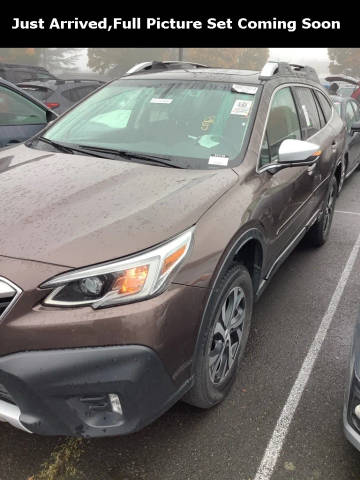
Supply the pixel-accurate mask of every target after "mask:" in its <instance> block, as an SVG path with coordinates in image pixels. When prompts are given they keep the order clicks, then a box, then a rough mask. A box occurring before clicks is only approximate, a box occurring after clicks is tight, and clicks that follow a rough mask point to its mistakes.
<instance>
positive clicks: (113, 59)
mask: <svg viewBox="0 0 360 480" xmlns="http://www.w3.org/2000/svg"><path fill="white" fill-rule="evenodd" d="M176 55H177V49H173V48H89V49H88V67H89V68H91V70H94V71H95V72H98V73H105V72H109V71H110V70H112V69H114V68H115V67H116V69H117V73H118V74H119V75H121V74H123V73H125V72H126V71H127V70H129V68H131V67H132V66H133V65H135V64H136V63H140V62H146V61H148V60H159V61H160V60H176V58H177V57H176Z"/></svg>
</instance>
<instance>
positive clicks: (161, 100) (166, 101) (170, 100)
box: [150, 98, 173, 103]
mask: <svg viewBox="0 0 360 480" xmlns="http://www.w3.org/2000/svg"><path fill="white" fill-rule="evenodd" d="M172 101H173V99H172V98H152V99H151V100H150V103H171V102H172Z"/></svg>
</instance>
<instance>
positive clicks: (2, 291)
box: [0, 277, 21, 318]
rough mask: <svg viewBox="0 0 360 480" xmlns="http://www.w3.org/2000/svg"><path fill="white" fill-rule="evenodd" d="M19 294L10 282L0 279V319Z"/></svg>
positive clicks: (18, 290)
mask: <svg viewBox="0 0 360 480" xmlns="http://www.w3.org/2000/svg"><path fill="white" fill-rule="evenodd" d="M20 293H21V290H20V288H19V287H17V286H16V285H15V284H13V283H12V282H10V280H7V279H6V278H2V277H0V318H3V316H4V315H5V314H6V313H7V312H8V311H9V310H10V308H11V306H12V305H13V304H14V303H15V301H16V300H17V298H18V296H19V295H20Z"/></svg>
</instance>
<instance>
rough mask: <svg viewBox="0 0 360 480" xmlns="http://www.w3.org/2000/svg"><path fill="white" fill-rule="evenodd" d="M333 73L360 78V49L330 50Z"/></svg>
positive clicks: (331, 70)
mask: <svg viewBox="0 0 360 480" xmlns="http://www.w3.org/2000/svg"><path fill="white" fill-rule="evenodd" d="M328 54H329V58H330V64H329V69H330V72H331V73H335V74H336V73H345V74H347V75H351V76H355V77H359V76H360V48H328Z"/></svg>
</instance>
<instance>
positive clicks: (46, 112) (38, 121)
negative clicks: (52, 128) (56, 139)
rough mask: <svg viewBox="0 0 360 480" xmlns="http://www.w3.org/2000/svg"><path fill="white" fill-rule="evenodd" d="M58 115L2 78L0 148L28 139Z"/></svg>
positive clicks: (0, 83)
mask: <svg viewBox="0 0 360 480" xmlns="http://www.w3.org/2000/svg"><path fill="white" fill-rule="evenodd" d="M56 117H57V114H56V113H54V112H53V111H52V110H50V109H49V108H47V107H46V106H45V105H44V104H43V103H42V102H40V101H39V100H37V99H36V98H33V97H31V96H30V95H28V94H27V93H25V92H24V91H23V90H21V89H20V88H18V87H17V86H16V85H14V84H13V83H10V82H7V81H6V80H2V79H0V148H3V147H6V146H10V145H14V144H16V143H20V142H23V141H25V140H27V139H28V138H30V137H32V136H33V135H35V134H36V133H38V132H39V131H40V130H42V129H43V128H44V127H46V125H47V124H48V123H49V122H50V121H52V120H54V119H55V118H56Z"/></svg>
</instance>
